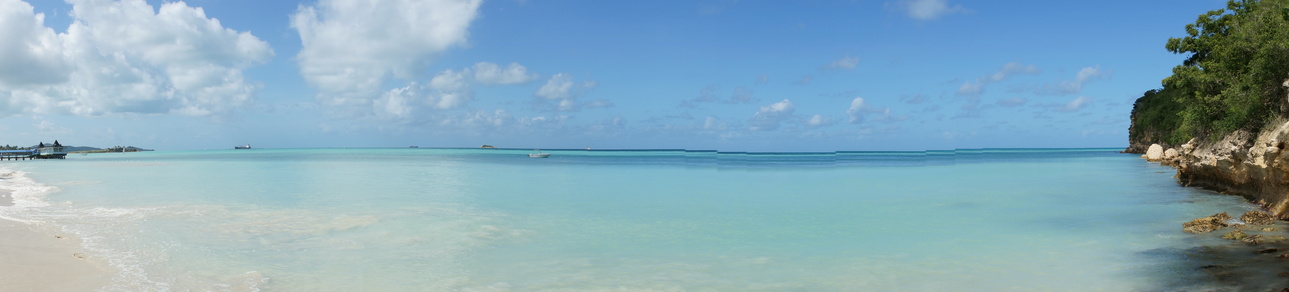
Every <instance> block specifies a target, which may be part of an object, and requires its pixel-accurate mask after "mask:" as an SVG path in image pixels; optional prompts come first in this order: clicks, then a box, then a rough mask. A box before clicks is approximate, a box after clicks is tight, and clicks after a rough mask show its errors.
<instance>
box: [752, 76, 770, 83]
mask: <svg viewBox="0 0 1289 292" xmlns="http://www.w3.org/2000/svg"><path fill="white" fill-rule="evenodd" d="M755 83H756V84H766V83H770V75H767V74H761V75H756V81H755Z"/></svg>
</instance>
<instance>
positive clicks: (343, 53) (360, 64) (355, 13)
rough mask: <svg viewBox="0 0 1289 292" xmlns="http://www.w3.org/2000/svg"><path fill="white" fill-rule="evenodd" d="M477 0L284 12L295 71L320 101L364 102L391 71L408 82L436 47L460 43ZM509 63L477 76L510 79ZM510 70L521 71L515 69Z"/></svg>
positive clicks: (359, 2)
mask: <svg viewBox="0 0 1289 292" xmlns="http://www.w3.org/2000/svg"><path fill="white" fill-rule="evenodd" d="M480 3H481V0H428V1H399V0H320V1H318V3H317V4H316V5H315V6H307V5H301V6H300V7H299V9H298V10H297V11H296V12H295V13H294V14H292V15H291V27H292V28H294V29H295V30H296V31H297V32H299V35H300V41H301V44H302V47H301V48H300V53H299V55H297V56H296V61H297V62H298V63H299V65H300V74H301V75H302V76H303V77H304V79H305V81H307V82H308V83H309V84H310V85H312V86H314V87H316V88H318V89H319V95H318V98H319V99H320V100H321V101H323V103H324V104H328V105H335V106H351V105H364V104H369V103H371V102H372V100H373V99H376V98H378V97H379V96H380V94H379V92H381V91H382V90H381V88H382V87H383V86H385V85H386V84H387V83H388V81H389V78H390V77H391V76H392V77H394V78H399V79H404V80H414V79H416V78H417V77H419V76H420V75H421V74H420V73H421V72H422V71H423V70H425V68H426V67H428V66H429V64H430V63H431V62H432V61H433V59H434V58H435V57H437V56H438V55H440V54H441V53H442V52H444V51H446V50H448V49H449V48H451V47H454V46H461V45H464V44H465V43H466V37H467V34H468V28H469V26H470V23H471V22H472V21H473V20H474V19H475V18H476V16H477V15H478V8H479V5H480ZM485 67H486V66H485ZM512 68H513V67H512ZM512 68H507V69H506V70H503V69H501V68H497V69H498V71H499V72H492V71H488V72H485V74H484V76H483V77H485V78H487V79H486V80H488V82H502V81H507V82H509V81H513V80H512V79H507V78H506V77H513V76H510V75H506V74H507V73H508V72H507V70H509V69H512ZM484 69H490V68H484ZM513 69H516V71H519V73H521V74H522V73H524V72H522V71H523V70H522V67H520V68H513ZM491 73H498V74H497V75H488V74H491ZM476 78H477V77H476ZM432 82H433V81H431V83H432ZM448 104H452V102H448Z"/></svg>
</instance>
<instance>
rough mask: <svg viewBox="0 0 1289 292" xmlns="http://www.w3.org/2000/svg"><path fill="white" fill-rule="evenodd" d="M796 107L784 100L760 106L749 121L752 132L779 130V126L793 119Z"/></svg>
mask: <svg viewBox="0 0 1289 292" xmlns="http://www.w3.org/2000/svg"><path fill="white" fill-rule="evenodd" d="M796 108H797V107H796V106H795V105H793V104H792V101H790V100H787V99H784V100H782V101H779V102H776V103H772V104H769V105H765V106H761V107H760V108H759V109H758V110H757V111H756V114H755V115H753V116H752V120H751V121H750V122H751V124H752V127H751V128H750V129H751V130H753V131H769V130H775V129H778V128H779V124H781V123H783V122H784V121H787V120H789V119H791V118H793V112H794V111H796Z"/></svg>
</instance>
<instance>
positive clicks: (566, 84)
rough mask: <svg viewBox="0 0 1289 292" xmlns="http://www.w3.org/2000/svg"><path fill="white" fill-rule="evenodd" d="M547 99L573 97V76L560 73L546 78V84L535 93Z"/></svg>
mask: <svg viewBox="0 0 1289 292" xmlns="http://www.w3.org/2000/svg"><path fill="white" fill-rule="evenodd" d="M533 95H534V96H537V97H541V98H545V99H568V98H572V97H573V76H569V75H568V74H564V73H559V74H555V76H551V79H550V80H546V84H545V85H542V87H541V88H538V89H537V92H535V93H533Z"/></svg>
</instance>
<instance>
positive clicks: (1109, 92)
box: [0, 0, 1225, 151]
mask: <svg viewBox="0 0 1289 292" xmlns="http://www.w3.org/2000/svg"><path fill="white" fill-rule="evenodd" d="M1224 6H1225V4H1224V1H1217V0H1206V1H1128V2H1123V1H1032V2H1017V1H1005V2H1004V1H954V0H893V1H737V0H712V1H543V0H522V1H518V0H495V1H478V0H473V1H472V0H464V1H462V0H427V1H413V0H398V1H394V0H389V1H386V0H361V1H359V0H321V1H302V2H292V1H252V0H193V1H185V2H178V1H176V2H165V1H142V0H125V1H113V0H68V1H66V2H64V1H54V0H40V1H20V0H0V36H2V37H3V38H4V39H6V40H7V41H6V42H5V43H3V44H0V143H9V144H16V145H29V144H35V143H36V142H40V141H46V142H48V141H52V140H54V139H58V140H60V141H62V142H64V144H70V145H90V146H99V147H106V146H114V145H135V146H141V147H145V148H156V149H159V150H182V149H222V148H229V147H232V146H233V145H241V144H247V143H249V144H252V145H254V146H256V147H271V148H287V147H405V146H407V145H420V146H422V147H477V146H479V145H482V144H490V145H496V146H498V147H514V148H538V147H540V148H587V147H589V148H597V149H609V148H668V149H680V148H683V149H711V150H721V151H843V150H927V149H954V148H1029V147H1039V148H1049V147H1123V146H1126V145H1127V128H1128V124H1129V122H1128V115H1129V111H1130V110H1131V108H1132V102H1133V101H1134V100H1135V99H1136V98H1137V97H1139V96H1140V94H1141V93H1142V92H1144V91H1146V90H1149V89H1153V88H1157V87H1159V84H1160V80H1162V79H1163V78H1164V77H1166V76H1168V75H1169V74H1170V72H1171V68H1172V67H1173V66H1175V65H1177V64H1178V63H1179V62H1180V61H1181V59H1182V58H1183V56H1180V55H1174V54H1171V53H1168V52H1167V51H1166V50H1164V43H1165V41H1166V40H1167V39H1168V38H1169V37H1177V36H1181V35H1183V34H1184V29H1183V28H1184V26H1185V25H1186V24H1188V23H1192V22H1194V20H1195V19H1196V17H1197V16H1198V15H1199V14H1200V13H1203V12H1205V11H1208V10H1213V9H1219V8H1222V7H1224Z"/></svg>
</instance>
